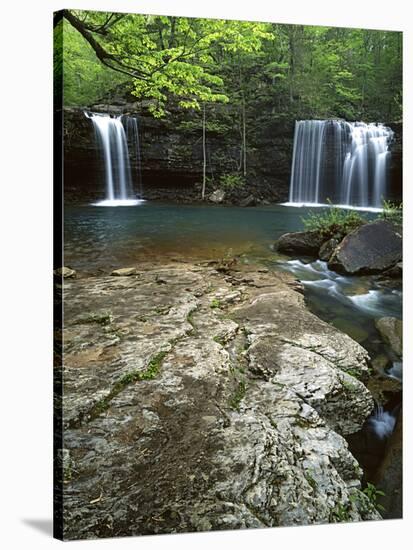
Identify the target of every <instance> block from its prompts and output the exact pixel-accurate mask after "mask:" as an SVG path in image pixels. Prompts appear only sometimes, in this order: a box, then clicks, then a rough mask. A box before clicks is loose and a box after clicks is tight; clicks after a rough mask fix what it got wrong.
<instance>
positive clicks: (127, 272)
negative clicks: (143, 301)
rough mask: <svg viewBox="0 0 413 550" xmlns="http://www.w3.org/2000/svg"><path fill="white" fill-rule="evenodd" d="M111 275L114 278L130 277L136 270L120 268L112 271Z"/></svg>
mask: <svg viewBox="0 0 413 550" xmlns="http://www.w3.org/2000/svg"><path fill="white" fill-rule="evenodd" d="M111 275H114V276H116V277H130V276H131V275H136V269H135V268H134V267H121V268H120V269H115V270H114V271H112V273H111Z"/></svg>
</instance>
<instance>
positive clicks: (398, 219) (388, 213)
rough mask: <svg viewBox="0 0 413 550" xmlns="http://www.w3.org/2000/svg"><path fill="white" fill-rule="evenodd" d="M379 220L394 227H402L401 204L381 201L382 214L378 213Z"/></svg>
mask: <svg viewBox="0 0 413 550" xmlns="http://www.w3.org/2000/svg"><path fill="white" fill-rule="evenodd" d="M379 218H380V219H382V220H386V221H388V222H390V223H393V224H394V225H403V203H400V204H396V203H395V202H391V201H383V212H381V213H380V216H379Z"/></svg>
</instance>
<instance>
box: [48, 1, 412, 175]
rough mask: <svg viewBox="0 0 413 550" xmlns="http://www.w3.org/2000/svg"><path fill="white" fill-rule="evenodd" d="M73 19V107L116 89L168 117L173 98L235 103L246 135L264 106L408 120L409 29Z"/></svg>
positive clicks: (68, 51) (68, 42)
mask: <svg viewBox="0 0 413 550" xmlns="http://www.w3.org/2000/svg"><path fill="white" fill-rule="evenodd" d="M65 13H66V15H65V20H64V22H63V27H62V28H60V29H59V30H58V31H57V34H58V33H59V32H63V60H64V75H65V82H64V86H65V104H66V105H85V104H89V105H90V104H92V103H94V102H96V101H97V100H99V99H102V98H104V97H107V96H108V95H113V94H114V89H120V90H122V91H126V92H132V94H133V95H135V96H136V97H137V98H138V99H146V100H150V102H149V103H148V108H149V110H150V111H151V112H152V113H153V115H154V116H163V115H165V114H166V110H167V106H168V102H169V101H170V99H171V98H174V100H175V102H177V103H178V105H179V106H180V107H181V108H182V109H195V110H200V109H201V106H202V105H204V104H208V105H209V104H217V103H226V102H229V103H230V104H231V105H232V106H234V116H233V117H232V120H231V121H230V122H231V124H232V128H233V129H234V131H237V132H239V133H240V134H242V127H243V126H244V125H245V123H246V122H249V123H250V124H251V123H252V125H253V124H254V123H255V122H256V123H257V124H259V120H260V113H261V112H262V107H264V106H267V107H268V106H270V107H271V108H272V109H273V116H274V118H279V119H283V118H288V119H291V118H328V117H342V118H346V119H348V120H360V119H363V120H366V121H377V120H388V121H397V120H400V119H401V114H402V95H401V90H402V87H401V83H402V34H401V33H400V32H392V31H377V30H363V29H352V28H348V29H346V28H332V27H315V26H311V25H307V26H303V25H281V24H269V23H256V22H247V21H226V20H217V19H198V18H186V17H166V16H156V15H138V14H117V13H106V12H93V11H78V10H68V11H66V12H65ZM59 25H60V23H59ZM59 25H58V26H59ZM56 57H57V59H56V63H55V67H56V68H57V69H58V68H59V59H58V57H59V53H58V52H57V56H56ZM60 57H62V55H60ZM207 124H209V122H207ZM207 130H208V128H207ZM210 130H211V131H217V132H222V130H223V127H222V126H220V125H219V121H218V126H216V129H215V130H213V129H212V127H211V128H210ZM244 150H245V144H244ZM239 168H240V167H238V169H239Z"/></svg>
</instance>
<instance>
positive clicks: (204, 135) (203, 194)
mask: <svg viewBox="0 0 413 550" xmlns="http://www.w3.org/2000/svg"><path fill="white" fill-rule="evenodd" d="M202 154H203V159H204V166H203V172H202V200H204V199H205V187H206V114H205V103H204V107H203V116H202Z"/></svg>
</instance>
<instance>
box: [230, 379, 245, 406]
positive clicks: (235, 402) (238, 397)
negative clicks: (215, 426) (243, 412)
mask: <svg viewBox="0 0 413 550" xmlns="http://www.w3.org/2000/svg"><path fill="white" fill-rule="evenodd" d="M246 392H247V385H246V383H245V380H240V381H239V382H238V385H237V387H236V390H235V392H234V394H233V395H232V397H231V399H230V400H229V406H230V407H231V409H234V410H236V411H239V406H240V404H241V401H242V400H243V399H244V397H245V394H246Z"/></svg>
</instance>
